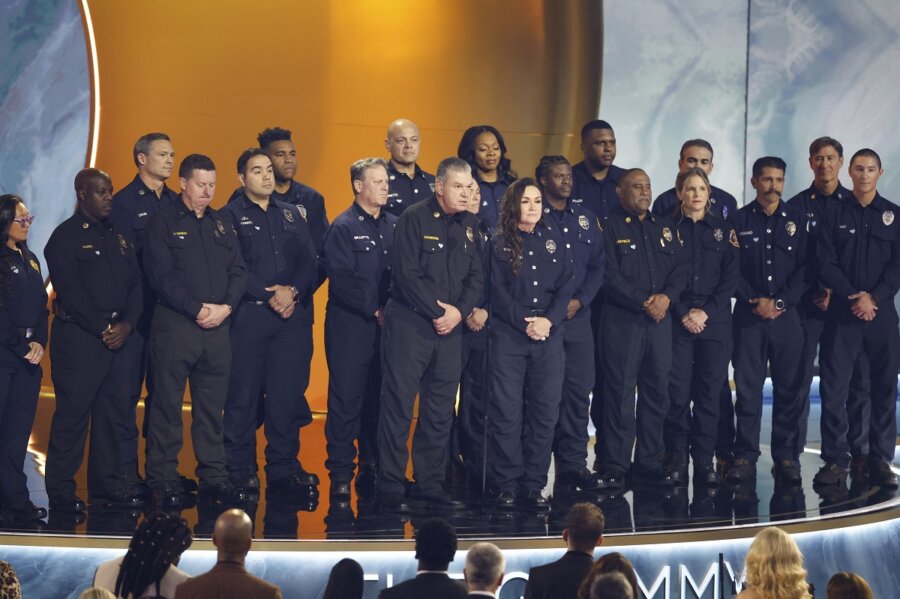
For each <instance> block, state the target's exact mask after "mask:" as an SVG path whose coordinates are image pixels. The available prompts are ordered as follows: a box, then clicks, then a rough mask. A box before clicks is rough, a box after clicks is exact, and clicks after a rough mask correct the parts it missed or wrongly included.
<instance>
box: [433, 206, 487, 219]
mask: <svg viewBox="0 0 900 599" xmlns="http://www.w3.org/2000/svg"><path fill="white" fill-rule="evenodd" d="M485 206H487V204H486V203H485ZM431 216H433V217H435V218H440V217H441V213H440V212H432V213H431Z"/></svg>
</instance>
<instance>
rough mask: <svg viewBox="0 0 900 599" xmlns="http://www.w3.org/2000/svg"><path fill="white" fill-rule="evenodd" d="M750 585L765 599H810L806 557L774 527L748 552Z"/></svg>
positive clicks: (763, 534) (787, 537) (754, 540)
mask: <svg viewBox="0 0 900 599" xmlns="http://www.w3.org/2000/svg"><path fill="white" fill-rule="evenodd" d="M745 568H746V571H747V583H748V586H750V587H751V588H752V589H753V590H754V592H756V593H757V594H758V595H759V596H760V597H762V598H763V599H770V598H772V599H776V598H777V599H809V598H810V594H809V584H808V583H807V582H806V569H805V568H804V567H803V554H802V553H800V549H799V548H798V547H797V544H796V543H795V542H794V539H792V538H791V536H790V535H789V534H787V533H786V532H784V531H783V530H781V529H780V528H777V527H774V526H770V527H768V528H764V529H762V530H761V531H759V533H758V534H757V535H756V537H755V538H754V539H753V542H752V543H751V544H750V549H749V550H748V551H747V560H746V565H745Z"/></svg>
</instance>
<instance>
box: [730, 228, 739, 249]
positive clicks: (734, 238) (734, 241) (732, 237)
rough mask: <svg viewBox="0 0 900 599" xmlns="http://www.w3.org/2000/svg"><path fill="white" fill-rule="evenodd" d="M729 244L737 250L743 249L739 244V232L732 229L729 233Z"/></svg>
mask: <svg viewBox="0 0 900 599" xmlns="http://www.w3.org/2000/svg"><path fill="white" fill-rule="evenodd" d="M728 243H730V244H731V245H733V246H734V247H736V248H740V247H741V244H739V243H738V238H737V232H736V231H735V230H734V229H732V230H731V231H730V232H729V233H728Z"/></svg>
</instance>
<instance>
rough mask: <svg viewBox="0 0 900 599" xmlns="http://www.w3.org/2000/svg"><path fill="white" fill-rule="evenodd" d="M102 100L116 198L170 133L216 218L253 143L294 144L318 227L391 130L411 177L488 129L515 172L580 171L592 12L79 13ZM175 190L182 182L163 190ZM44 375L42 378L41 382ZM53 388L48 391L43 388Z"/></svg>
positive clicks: (595, 90)
mask: <svg viewBox="0 0 900 599" xmlns="http://www.w3.org/2000/svg"><path fill="white" fill-rule="evenodd" d="M87 6H88V8H89V11H90V14H91V17H92V22H93V32H94V36H95V39H96V46H97V59H98V64H97V67H98V69H97V71H98V73H99V85H100V113H99V115H97V114H94V115H93V118H94V119H95V120H96V119H97V118H98V117H99V137H98V143H97V148H96V151H97V160H96V165H97V166H98V167H99V168H102V169H104V170H106V171H107V172H109V173H110V174H111V175H112V177H113V181H114V183H115V185H116V186H117V187H122V186H124V185H125V184H127V183H128V182H129V181H130V180H131V178H132V177H133V176H134V164H133V162H132V158H131V148H132V145H133V143H134V141H135V139H137V137H139V136H140V135H142V134H144V133H147V132H149V131H165V132H166V133H168V134H169V135H170V136H171V137H172V140H173V144H174V146H175V150H176V152H177V153H178V155H179V156H180V157H183V156H185V155H187V154H189V153H192V152H201V153H205V154H208V155H210V156H211V157H212V158H213V160H214V161H215V162H216V165H217V167H218V190H217V193H216V200H215V201H214V202H213V204H214V205H216V206H221V205H222V204H223V203H224V202H225V201H226V200H227V199H228V197H229V195H230V193H231V191H232V190H233V189H234V188H235V187H236V186H237V176H236V173H235V162H236V159H237V156H238V154H239V153H240V152H241V151H242V150H243V149H245V148H246V147H249V146H252V145H255V144H256V134H257V132H259V131H260V130H261V129H263V128H265V127H267V126H271V125H279V126H282V127H286V128H288V129H291V130H292V131H293V133H294V141H295V144H296V145H297V150H298V154H299V163H300V167H299V173H298V178H299V179H300V180H301V181H303V182H304V183H307V184H309V185H312V186H313V187H315V188H316V189H318V190H319V191H321V192H322V193H323V194H324V195H325V198H326V204H327V209H328V214H329V215H330V216H331V217H334V216H336V215H337V214H339V213H340V212H341V211H342V210H344V208H345V207H346V206H347V205H348V203H349V202H350V201H351V199H352V197H351V194H350V187H349V182H348V169H349V165H350V163H351V162H352V161H353V160H356V159H357V158H360V157H363V156H371V155H385V149H384V143H383V140H384V136H385V128H386V126H387V124H388V123H389V122H390V121H391V120H393V119H395V118H398V117H401V116H402V117H406V118H410V119H412V120H414V121H415V122H416V123H418V125H419V127H420V129H421V133H422V153H421V157H420V164H421V165H422V166H423V167H424V168H425V169H426V170H429V171H432V172H433V170H434V168H435V166H436V164H437V162H438V161H439V160H440V159H441V158H443V157H445V156H447V155H451V154H455V152H456V146H457V144H458V142H459V138H460V136H461V134H462V131H463V130H464V129H465V128H467V127H469V126H471V125H474V124H480V123H490V124H493V125H495V126H497V127H498V128H499V129H500V130H501V131H502V132H503V133H504V135H505V137H506V141H507V145H508V147H509V156H510V157H511V158H512V161H513V168H515V169H517V170H518V171H519V172H520V173H521V174H523V175H524V174H527V173H530V172H533V169H534V165H535V163H536V161H537V159H538V158H539V157H540V156H541V155H542V154H544V153H563V154H566V155H568V156H570V157H571V158H573V159H577V158H578V143H577V132H578V130H579V128H580V127H581V125H582V124H583V122H584V121H586V120H588V119H590V118H594V117H595V116H596V114H597V107H598V102H599V86H600V83H599V82H600V75H601V72H600V69H601V57H602V37H601V36H602V22H601V14H600V12H601V3H600V2H599V1H588V0H578V1H572V2H565V3H563V2H552V1H549V0H548V1H542V0H494V1H491V0H477V1H476V0H464V1H451V2H447V1H446V0H444V1H440V2H439V1H436V0H391V1H384V2H377V1H374V0H335V1H332V2H325V1H288V0H269V1H267V2H259V3H257V2H238V1H236V0H190V1H189V2H185V1H184V0H154V1H153V2H137V1H128V2H123V1H121V0H88V1H87ZM169 184H170V186H172V187H177V179H174V178H173V180H170V181H169ZM326 298H327V289H326V287H323V288H322V289H321V290H320V291H319V293H318V295H317V298H316V299H317V301H316V319H317V323H316V329H315V348H316V349H315V355H314V358H313V375H312V380H311V382H310V387H309V390H308V393H307V395H308V397H309V400H310V404H311V405H312V406H313V408H314V409H324V408H325V397H326V391H327V384H328V376H327V369H326V366H325V352H324V346H323V344H324V341H323V335H322V323H323V322H324V315H325V301H326ZM48 370H49V369H48ZM47 382H48V383H49V379H48V380H47Z"/></svg>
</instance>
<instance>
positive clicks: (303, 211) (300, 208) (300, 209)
mask: <svg viewBox="0 0 900 599" xmlns="http://www.w3.org/2000/svg"><path fill="white" fill-rule="evenodd" d="M297 212H299V213H300V216H302V217H303V220H309V219H307V218H306V206H304V205H303V204H297Z"/></svg>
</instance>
